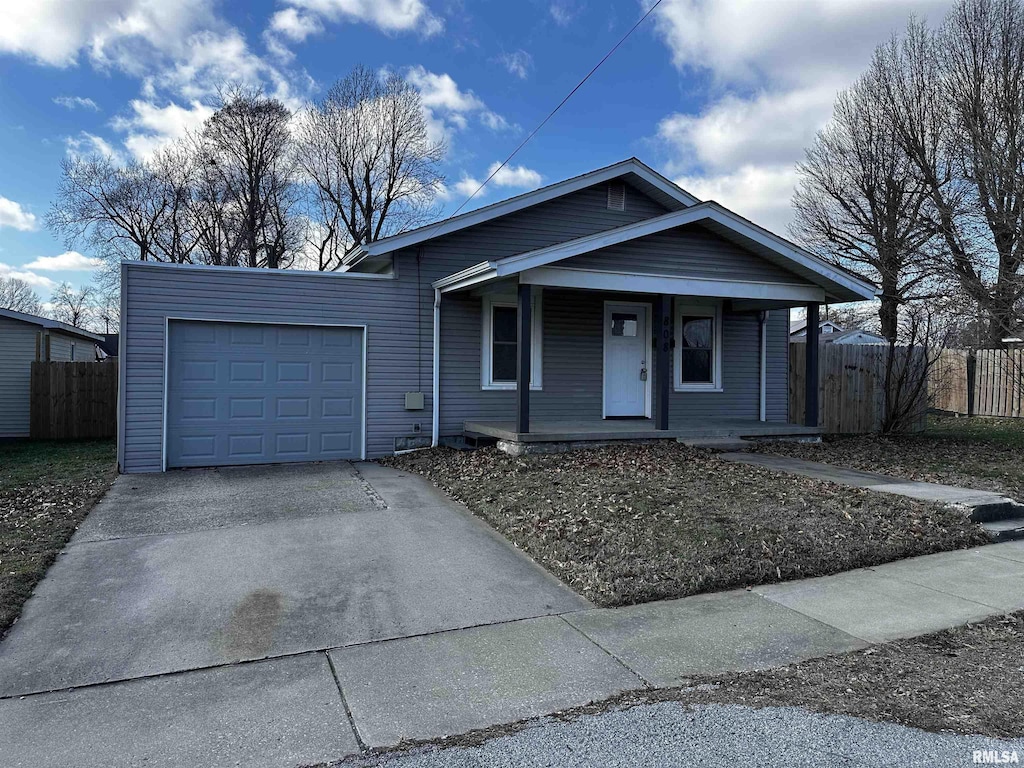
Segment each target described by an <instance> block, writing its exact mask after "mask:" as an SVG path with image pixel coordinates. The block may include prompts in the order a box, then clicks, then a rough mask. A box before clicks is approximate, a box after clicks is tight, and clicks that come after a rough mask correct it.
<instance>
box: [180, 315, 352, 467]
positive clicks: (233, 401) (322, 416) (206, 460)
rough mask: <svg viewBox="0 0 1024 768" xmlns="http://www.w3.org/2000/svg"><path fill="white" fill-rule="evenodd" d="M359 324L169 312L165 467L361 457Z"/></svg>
mask: <svg viewBox="0 0 1024 768" xmlns="http://www.w3.org/2000/svg"><path fill="white" fill-rule="evenodd" d="M362 340H363V333H362V330H361V329H356V328H319V327H315V326H308V327H307V326H272V325H249V324H235V323H219V322H218V323H205V322H198V321H172V322H171V324H170V328H169V339H168V393H167V395H168V396H167V463H168V466H215V465H224V464H254V463H271V462H284V461H314V460H317V459H327V458H330V459H341V458H349V459H352V458H359V457H360V454H361V451H362V443H363V435H362V409H363V405H362V378H363V371H362V365H363V350H362Z"/></svg>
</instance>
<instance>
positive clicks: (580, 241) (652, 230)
mask: <svg viewBox="0 0 1024 768" xmlns="http://www.w3.org/2000/svg"><path fill="white" fill-rule="evenodd" d="M690 224H699V225H701V226H703V227H705V228H706V229H708V230H710V231H712V232H714V233H715V234H717V235H719V236H721V237H723V238H725V239H727V240H730V241H732V242H734V243H737V244H738V245H740V246H742V247H744V248H746V249H747V250H749V251H751V252H753V253H755V254H757V255H758V256H761V257H763V258H765V259H766V260H768V261H771V262H773V263H775V264H778V265H779V266H782V267H783V268H785V269H787V270H789V271H791V272H793V273H794V274H796V275H798V276H799V277H802V278H803V279H805V280H807V281H808V282H810V283H812V284H815V285H818V286H820V287H821V288H823V289H824V290H825V294H826V300H827V301H830V302H832V301H835V302H838V301H861V300H864V299H870V298H872V297H874V295H875V293H876V288H875V286H874V285H872V284H871V283H869V282H867V281H865V280H862V279H860V278H858V277H855V276H854V275H852V274H850V273H849V272H847V271H845V270H843V269H841V268H839V267H836V266H834V265H832V264H829V263H828V262H825V261H823V260H821V259H819V258H818V257H817V256H815V255H814V254H812V253H810V252H809V251H806V250H804V249H803V248H800V247H799V246H796V245H794V244H793V243H791V242H789V241H788V240H786V239H785V238H782V237H779V236H778V235H776V234H774V233H772V232H769V231H768V230H766V229H764V228H763V227H759V226H758V225H756V224H754V223H753V222H751V221H748V220H747V219H744V218H743V217H742V216H740V215H739V214H736V213H734V212H732V211H730V210H729V209H728V208H725V207H724V206H722V205H719V204H718V203H716V202H714V201H713V200H710V201H708V202H705V203H699V204H695V205H691V206H689V207H687V208H684V209H682V210H679V211H673V212H672V213H666V214H664V215H662V216H655V217H653V218H650V219H644V220H642V221H638V222H635V223H633V224H628V225H626V226H623V227H617V228H615V229H611V230H606V231H604V232H598V233H596V234H593V235H588V236H586V237H580V238H577V239H575V240H569V241H568V242H564V243H558V244H556V245H552V246H549V247H547V248H540V249H537V250H533V251H527V252H525V253H521V254H516V255H515V256H509V257H507V258H504V259H499V260H497V261H485V262H481V263H479V264H476V265H474V266H472V267H469V268H468V269H465V270H462V271H461V272H458V273H456V274H454V275H450V276H448V277H445V278H442V279H441V280H438V281H436V282H435V283H433V285H434V287H435V288H441V289H448V290H452V289H453V287H454V286H459V287H462V286H465V285H469V284H473V283H480V282H485V281H487V280H492V279H497V278H501V277H506V276H509V275H513V274H518V273H519V272H522V271H524V270H527V269H534V268H537V267H543V266H545V265H547V264H551V263H553V262H556V261H560V260H562V259H567V258H570V257H572V256H578V255H580V254H584V253H590V252H591V251H596V250H599V249H601V248H607V247H609V246H613V245H617V244H619V243H623V242H626V241H629V240H635V239H637V238H641V237H646V236H648V235H652V234H656V233H658V232H664V231H666V230H669V229H673V228H676V227H682V226H686V225H690Z"/></svg>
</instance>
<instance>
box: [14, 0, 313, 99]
mask: <svg viewBox="0 0 1024 768" xmlns="http://www.w3.org/2000/svg"><path fill="white" fill-rule="evenodd" d="M220 5H221V3H219V2H218V0H174V2H168V1H167V0H91V1H89V2H87V1H86V0H33V1H32V2H19V3H14V2H11V3H5V4H4V8H3V11H4V22H3V24H0V54H2V53H5V52H6V53H13V54H16V55H21V56H25V57H28V58H30V59H33V60H35V61H36V62H38V63H41V64H48V65H52V66H60V67H67V66H73V65H76V64H77V63H79V60H80V59H82V58H87V59H88V60H89V61H90V62H91V63H92V64H93V65H94V66H95V67H96V68H98V69H101V70H110V69H117V70H120V71H122V72H124V73H127V74H129V75H131V76H135V77H139V78H142V80H143V87H142V96H143V98H145V99H147V100H149V101H154V100H156V96H157V90H158V89H163V90H164V91H165V95H169V96H174V97H176V98H179V99H182V98H183V99H186V100H188V101H191V100H194V99H205V98H208V97H210V96H212V95H213V94H214V93H215V92H216V90H217V87H218V86H220V85H222V84H225V83H228V84H234V83H241V84H245V85H263V86H265V87H266V89H267V91H268V92H269V93H271V94H272V95H274V96H275V97H277V98H279V99H281V100H282V101H284V102H285V103H286V104H288V105H289V106H291V107H294V106H296V105H298V104H299V103H301V102H302V101H303V100H304V98H305V96H306V95H307V93H308V91H309V90H310V87H311V79H310V78H309V76H308V74H306V73H305V72H304V71H302V70H299V71H284V70H281V69H279V68H278V67H276V66H273V65H272V64H270V63H269V62H268V61H265V60H263V59H261V58H260V57H259V56H257V55H255V54H254V53H253V52H252V51H251V50H250V49H249V47H248V43H247V41H246V38H245V36H244V35H243V33H242V32H240V31H239V30H238V29H236V28H235V27H233V26H231V25H230V24H228V23H227V22H226V21H225V20H224V19H223V18H221V17H219V16H218V15H217V13H216V9H217V7H218V6H220ZM293 21H294V22H295V23H294V24H292V25H291V26H289V25H288V23H287V19H286V20H285V21H284V22H280V21H279V23H278V26H279V27H280V30H279V33H278V34H280V33H283V32H284V31H285V29H286V28H287V30H288V32H289V33H291V34H293V35H295V34H298V25H301V24H302V23H303V18H302V17H300V16H299V15H298V14H296V16H295V18H294V19H293ZM306 21H307V26H308V20H306ZM314 21H315V20H314ZM167 92H169V93H167ZM65 98H66V99H68V101H65V100H64V99H65ZM74 99H75V97H62V99H61V101H59V102H58V103H61V104H63V105H64V106H68V107H69V108H70V107H71V106H72V105H74V106H82V107H88V104H87V103H85V102H86V100H74Z"/></svg>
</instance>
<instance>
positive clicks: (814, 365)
mask: <svg viewBox="0 0 1024 768" xmlns="http://www.w3.org/2000/svg"><path fill="white" fill-rule="evenodd" d="M804 383H805V385H806V391H805V392H804V424H805V425H806V426H808V427H816V426H818V305H817V304H808V305H807V357H806V369H805V371H804Z"/></svg>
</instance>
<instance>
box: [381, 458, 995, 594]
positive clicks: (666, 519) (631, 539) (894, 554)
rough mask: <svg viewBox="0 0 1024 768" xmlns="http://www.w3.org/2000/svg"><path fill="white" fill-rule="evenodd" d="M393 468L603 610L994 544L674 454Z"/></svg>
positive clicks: (905, 511)
mask: <svg viewBox="0 0 1024 768" xmlns="http://www.w3.org/2000/svg"><path fill="white" fill-rule="evenodd" d="M383 463H385V464H387V465H389V466H392V467H396V468H399V469H405V470H408V471H412V472H419V473H421V474H423V475H425V476H426V477H428V478H430V480H431V481H433V482H434V484H435V485H437V486H439V487H440V488H441V489H443V490H444V491H446V492H447V493H448V494H449V495H451V496H452V497H453V498H455V499H457V500H459V501H461V502H463V503H465V504H466V506H467V507H469V509H470V510H472V511H473V512H474V513H475V514H476V515H478V516H480V517H481V518H483V519H484V520H486V521H487V522H488V523H490V524H491V525H492V526H493V527H494V528H495V529H497V530H498V531H499V532H500V533H502V534H503V535H504V536H505V537H506V538H508V539H509V540H510V541H511V542H513V543H514V544H515V545H516V546H517V547H520V548H521V549H522V550H523V551H525V552H526V553H527V554H529V555H530V556H531V557H533V558H534V559H535V560H536V561H537V562H539V563H540V564H542V565H543V566H545V567H546V568H547V569H548V570H550V571H551V572H552V573H554V574H555V575H556V576H558V577H559V578H560V579H562V580H563V581H564V582H565V583H566V584H568V585H569V586H570V587H571V588H572V589H574V590H576V591H577V592H579V593H580V594H582V595H584V596H585V597H587V598H588V599H590V600H592V601H593V602H595V603H596V604H598V605H601V606H616V605H629V604H633V603H642V602H647V601H650V600H659V599H664V598H674V597H683V596H685V595H692V594H696V593H700V592H710V591H715V590H722V589H728V588H733V587H743V586H750V585H755V584H764V583H768V582H776V581H783V580H788V579H798V578H805V577H810V576H821V575H824V574H828V573H836V572H839V571H845V570H849V569H851V568H857V567H862V566H869V565H877V564H880V563H884V562H888V561H891V560H898V559H900V558H904V557H911V556H914V555H924V554H929V553H933V552H939V551H943V550H950V549H957V548H962V547H969V546H974V545H977V544H982V543H986V542H987V541H988V539H987V537H986V536H985V534H984V533H983V532H982V531H981V529H980V528H979V527H978V526H977V525H975V524H972V523H970V522H969V521H968V520H967V519H966V517H965V516H964V515H963V513H961V512H957V511H954V510H951V509H948V508H946V507H943V506H940V505H935V504H925V503H920V502H915V501H911V500H909V499H903V498H899V497H894V496H889V495H883V494H874V493H871V492H869V491H863V490H859V489H851V488H846V487H843V486H837V485H832V484H828V483H822V482H819V481H816V480H810V479H807V478H801V477H795V476H789V475H782V474H778V473H775V472H771V471H769V470H765V469H762V468H759V467H749V466H742V465H737V464H732V463H729V462H725V461H722V460H721V459H719V458H717V457H716V456H715V455H714V454H712V453H709V452H705V451H698V450H693V449H690V448H687V447H685V446H682V445H680V444H678V443H674V442H667V441H666V442H659V443H650V444H644V445H636V444H633V445H623V446H615V447H609V448H595V449H589V450H582V451H576V452H571V453H563V454H554V455H546V456H545V455H540V456H526V457H521V458H513V457H511V456H508V455H506V454H503V453H500V452H498V451H496V450H494V449H483V450H478V451H471V452H466V451H455V450H450V449H436V450H431V451H424V452H420V453H414V454H407V455H405V456H401V457H395V458H390V459H385V460H383Z"/></svg>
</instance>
